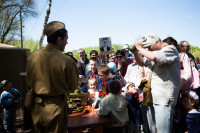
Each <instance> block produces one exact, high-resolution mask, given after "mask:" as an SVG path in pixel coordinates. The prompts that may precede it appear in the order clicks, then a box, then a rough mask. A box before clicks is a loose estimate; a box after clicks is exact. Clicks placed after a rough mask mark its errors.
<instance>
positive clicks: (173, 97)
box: [76, 34, 200, 133]
mask: <svg viewBox="0 0 200 133" xmlns="http://www.w3.org/2000/svg"><path fill="white" fill-rule="evenodd" d="M142 39H143V40H142ZM142 39H141V40H139V41H136V42H135V43H134V45H135V46H136V48H137V51H136V52H133V53H134V54H131V53H130V52H129V50H130V48H129V45H128V44H125V45H124V46H123V49H121V50H117V51H116V52H115V51H112V52H111V53H110V54H109V55H101V53H99V52H98V51H96V50H92V51H91V52H90V59H88V58H87V55H86V53H85V51H84V49H82V48H81V49H79V50H78V54H79V57H80V59H79V60H78V61H77V62H76V64H77V68H78V72H79V75H84V76H85V81H84V82H82V83H81V85H80V88H79V89H80V90H81V91H82V92H84V93H87V94H88V100H89V102H88V103H89V105H91V106H93V107H95V108H97V109H98V110H99V114H100V115H108V112H111V113H112V114H113V116H114V117H115V118H117V119H118V121H119V122H121V123H124V124H125V123H126V124H127V123H128V126H126V131H127V132H130V133H132V132H133V131H135V132H140V130H141V125H142V127H143V131H144V132H147V133H148V132H159V133H165V132H166V133H170V132H172V131H173V132H186V131H188V132H200V129H199V128H197V127H200V123H199V122H200V113H199V112H198V106H197V105H198V103H199V98H198V95H199V87H200V86H199V72H198V70H199V68H198V64H199V62H198V57H197V58H196V60H195V58H194V56H193V55H192V54H191V53H189V47H190V45H189V43H188V42H187V41H181V42H180V43H177V41H176V40H175V39H174V38H172V37H168V38H166V39H164V40H163V41H162V40H161V39H160V38H159V37H158V36H157V35H155V34H148V35H146V36H144V37H143V38H142ZM105 56H107V58H105ZM105 59H107V60H105ZM194 70H195V71H196V72H197V73H198V77H197V78H198V80H197V81H198V82H196V83H195V84H197V85H196V86H195V85H193V86H192V85H191V84H194V83H192V82H195V81H194V79H193V78H194V72H193V71H194ZM150 71H152V78H151V94H152V104H151V105H150V106H148V107H147V106H143V104H142V100H143V92H142V90H140V89H139V85H140V83H141V80H143V79H147V80H148V78H149V73H150ZM91 81H93V83H94V81H95V85H94V84H93V86H91V83H90V82H91ZM113 81H118V82H119V84H120V86H121V89H120V90H119V91H118V92H113V91H112V87H113V85H111V86H110V88H109V85H110V84H111V83H112V82H113ZM113 84H114V83H113ZM94 86H95V87H94ZM195 87H196V88H195ZM92 88H93V91H91V89H92ZM116 88H117V84H116ZM88 90H89V91H88ZM116 94H119V95H121V96H123V97H124V99H126V101H127V103H126V102H123V100H121V102H122V103H123V105H124V104H126V107H127V109H128V110H125V109H119V108H116V107H112V106H115V105H119V104H120V102H119V101H120V100H117V99H118V98H117V97H115V98H113V96H112V95H116ZM97 95H98V96H97ZM107 95H108V96H107ZM109 97H110V98H109ZM186 97H187V98H186ZM104 98H105V100H104ZM120 98H121V97H120ZM120 98H119V99H120ZM109 99H111V100H110V101H109ZM113 99H115V100H113ZM186 99H187V100H186ZM191 99H193V100H191ZM185 100H186V101H185ZM116 101H117V103H116ZM189 101H190V102H189ZM191 101H193V102H192V103H191ZM122 103H121V104H122ZM186 103H187V104H188V105H187V106H186ZM104 104H105V105H104ZM108 104H109V105H108ZM189 105H190V107H188V106H189ZM108 106H110V107H108ZM121 107H122V106H121ZM122 108H123V107H122ZM114 110H115V111H114ZM119 110H120V111H119ZM113 111H114V112H113ZM124 113H125V114H126V113H127V115H128V116H129V117H128V119H126V121H124V120H125V118H127V117H126V115H125V114H124ZM191 114H192V115H193V116H195V120H194V119H193V120H189V119H191V117H190V115H191ZM120 115H123V117H122V118H121V117H120ZM174 116H176V118H178V121H179V122H177V121H176V122H174V121H175V119H176V118H175V117H174ZM193 118H194V117H193ZM191 121H192V122H191ZM191 123H193V124H192V125H191ZM194 123H196V125H195V124H194ZM122 125H123V124H122ZM182 126H184V127H186V128H182ZM122 127H124V125H123V126H122ZM127 127H128V128H127ZM115 128H116V127H115ZM127 129H128V130H127ZM116 131H120V132H121V130H119V129H117V130H116Z"/></svg>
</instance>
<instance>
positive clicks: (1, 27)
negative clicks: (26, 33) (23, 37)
mask: <svg viewBox="0 0 200 133" xmlns="http://www.w3.org/2000/svg"><path fill="white" fill-rule="evenodd" d="M20 10H21V15H22V22H24V21H25V20H27V19H28V18H29V17H36V16H37V12H36V11H35V4H34V0H21V1H19V0H1V1H0V42H1V43H8V42H10V41H12V40H13V39H14V38H15V36H19V31H20V16H19V13H20Z"/></svg>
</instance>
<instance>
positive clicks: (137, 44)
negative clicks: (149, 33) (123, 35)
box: [134, 40, 143, 50]
mask: <svg viewBox="0 0 200 133" xmlns="http://www.w3.org/2000/svg"><path fill="white" fill-rule="evenodd" d="M134 45H135V46H136V48H137V50H140V49H143V47H142V42H141V41H139V40H138V41H136V42H135V43H134Z"/></svg>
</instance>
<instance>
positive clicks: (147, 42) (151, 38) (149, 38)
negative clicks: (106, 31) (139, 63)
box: [140, 33, 159, 48]
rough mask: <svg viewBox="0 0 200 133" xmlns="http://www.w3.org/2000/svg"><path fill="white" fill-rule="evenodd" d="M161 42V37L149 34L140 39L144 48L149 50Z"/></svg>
mask: <svg viewBox="0 0 200 133" xmlns="http://www.w3.org/2000/svg"><path fill="white" fill-rule="evenodd" d="M158 40H159V37H158V36H157V35H156V34H152V33H150V34H147V35H145V36H143V37H141V38H140V41H141V42H142V47H143V48H148V47H150V46H151V45H153V44H155V43H156V42H157V41H158Z"/></svg>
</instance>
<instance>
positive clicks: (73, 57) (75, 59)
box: [67, 55, 77, 62]
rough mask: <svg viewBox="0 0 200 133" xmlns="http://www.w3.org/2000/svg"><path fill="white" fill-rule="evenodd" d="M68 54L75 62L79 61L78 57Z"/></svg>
mask: <svg viewBox="0 0 200 133" xmlns="http://www.w3.org/2000/svg"><path fill="white" fill-rule="evenodd" d="M67 56H69V57H71V58H72V59H73V60H74V61H75V62H77V59H76V58H74V57H73V56H71V55H67Z"/></svg>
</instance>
